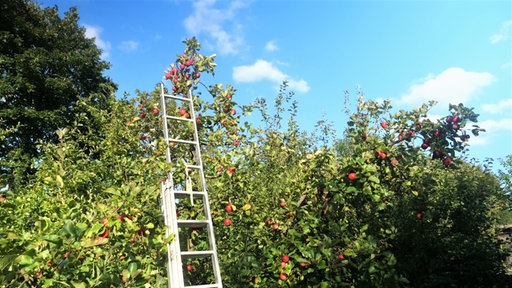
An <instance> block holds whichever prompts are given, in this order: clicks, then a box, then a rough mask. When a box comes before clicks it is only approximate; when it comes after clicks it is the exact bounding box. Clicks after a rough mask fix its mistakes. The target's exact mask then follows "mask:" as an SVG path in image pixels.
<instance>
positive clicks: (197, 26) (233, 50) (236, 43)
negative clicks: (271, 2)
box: [183, 0, 247, 54]
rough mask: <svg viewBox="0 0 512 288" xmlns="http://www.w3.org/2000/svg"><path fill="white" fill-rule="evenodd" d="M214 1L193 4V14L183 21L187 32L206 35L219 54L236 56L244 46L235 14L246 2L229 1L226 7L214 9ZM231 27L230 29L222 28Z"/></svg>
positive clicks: (238, 0)
mask: <svg viewBox="0 0 512 288" xmlns="http://www.w3.org/2000/svg"><path fill="white" fill-rule="evenodd" d="M215 3H216V0H200V1H197V2H194V4H193V6H194V12H193V14H192V15H190V16H188V17H187V18H186V19H185V20H184V22H183V23H184V25H185V28H186V29H187V31H188V32H189V33H190V34H192V35H195V36H198V35H200V34H202V33H206V34H207V35H208V36H209V37H211V38H213V41H214V42H215V46H216V47H215V49H216V50H217V51H219V53H220V54H237V53H238V52H239V49H240V47H242V46H243V44H244V38H243V36H242V32H241V30H242V26H241V25H240V24H238V23H236V21H235V20H236V19H237V17H236V16H237V15H236V12H237V11H238V10H240V9H241V8H244V7H245V6H246V5H247V1H241V0H235V1H231V2H230V3H229V5H228V7H225V8H222V9H221V8H216V7H214V5H215ZM225 24H228V25H231V28H230V29H227V28H226V27H223V26H224V25H225Z"/></svg>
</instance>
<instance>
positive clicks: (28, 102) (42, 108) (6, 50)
mask: <svg viewBox="0 0 512 288" xmlns="http://www.w3.org/2000/svg"><path fill="white" fill-rule="evenodd" d="M78 20H79V16H78V12H77V9H76V8H71V9H70V10H69V11H67V12H66V13H65V14H64V17H62V18H61V16H60V15H59V10H58V7H51V8H42V7H41V6H39V5H38V4H36V3H34V2H32V1H30V0H12V1H2V3H0V42H1V43H2V45H0V127H1V129H2V131H9V132H10V133H7V135H5V138H4V139H2V141H1V143H0V161H1V165H0V170H1V172H0V173H1V174H2V180H3V183H1V185H2V186H3V185H6V184H8V185H10V186H11V187H12V186H13V185H16V183H17V182H18V183H20V182H19V181H25V180H24V179H26V177H27V176H28V175H32V174H33V173H34V172H35V171H34V170H35V169H34V164H35V163H37V157H38V155H39V154H40V151H39V150H38V149H37V145H36V144H37V143H38V142H45V143H54V142H56V141H57V140H58V137H57V135H56V134H55V131H56V130H57V129H58V128H63V127H66V126H69V125H70V123H73V121H74V119H75V116H76V115H77V114H79V113H78V111H76V109H77V107H76V103H77V101H78V100H80V99H88V101H91V102H92V103H94V104H95V105H100V106H99V107H102V105H103V106H104V105H107V104H106V103H109V102H108V101H105V100H107V99H106V98H108V97H114V96H113V95H114V94H113V93H112V92H113V91H114V90H115V89H116V88H115V84H114V83H112V81H111V80H110V79H109V78H107V77H105V76H104V75H103V71H104V70H105V69H108V68H109V66H110V64H109V63H107V62H105V61H103V60H101V58H100V56H101V50H100V49H98V47H96V45H95V44H94V39H89V38H87V37H86V36H85V29H84V28H83V27H80V26H79V25H78ZM105 97H106V98H105ZM102 108H105V109H106V108H107V107H102Z"/></svg>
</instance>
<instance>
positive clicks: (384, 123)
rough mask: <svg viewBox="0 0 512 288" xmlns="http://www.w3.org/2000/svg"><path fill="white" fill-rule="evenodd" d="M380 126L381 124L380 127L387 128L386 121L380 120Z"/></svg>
mask: <svg viewBox="0 0 512 288" xmlns="http://www.w3.org/2000/svg"><path fill="white" fill-rule="evenodd" d="M380 126H381V127H382V128H384V129H387V128H388V123H386V122H385V121H382V122H381V123H380Z"/></svg>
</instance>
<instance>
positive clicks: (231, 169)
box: [228, 166, 235, 174]
mask: <svg viewBox="0 0 512 288" xmlns="http://www.w3.org/2000/svg"><path fill="white" fill-rule="evenodd" d="M228 172H229V173H231V174H233V173H235V168H233V167H231V166H230V167H228Z"/></svg>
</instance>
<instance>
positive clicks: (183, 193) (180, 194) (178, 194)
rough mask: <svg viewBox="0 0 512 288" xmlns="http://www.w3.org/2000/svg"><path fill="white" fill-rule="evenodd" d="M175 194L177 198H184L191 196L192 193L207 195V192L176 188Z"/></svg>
mask: <svg viewBox="0 0 512 288" xmlns="http://www.w3.org/2000/svg"><path fill="white" fill-rule="evenodd" d="M174 194H175V195H176V197H177V198H184V197H187V196H190V195H193V196H205V195H206V192H203V191H181V190H180V191H176V190H174Z"/></svg>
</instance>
